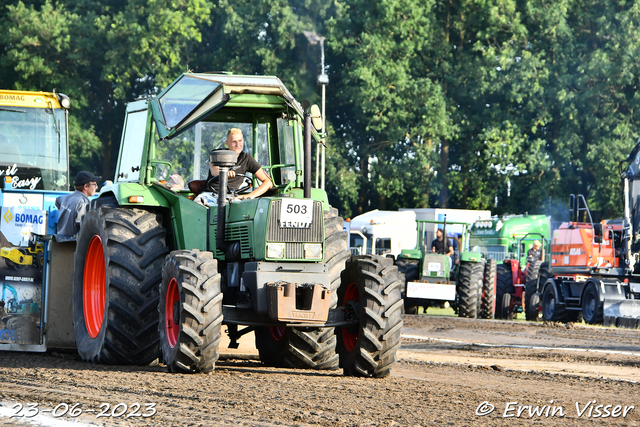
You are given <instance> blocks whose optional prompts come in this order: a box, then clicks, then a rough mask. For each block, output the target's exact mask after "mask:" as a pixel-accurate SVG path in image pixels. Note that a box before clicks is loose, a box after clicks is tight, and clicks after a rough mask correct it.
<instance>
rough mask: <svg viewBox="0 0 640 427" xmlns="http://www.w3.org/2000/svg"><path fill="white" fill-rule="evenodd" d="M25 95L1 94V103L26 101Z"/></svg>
mask: <svg viewBox="0 0 640 427" xmlns="http://www.w3.org/2000/svg"><path fill="white" fill-rule="evenodd" d="M24 100H25V97H24V95H6V94H2V93H0V101H14V102H15V101H24Z"/></svg>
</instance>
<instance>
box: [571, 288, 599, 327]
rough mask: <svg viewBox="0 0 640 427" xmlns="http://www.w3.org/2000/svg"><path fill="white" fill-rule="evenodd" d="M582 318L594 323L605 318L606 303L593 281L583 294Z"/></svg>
mask: <svg viewBox="0 0 640 427" xmlns="http://www.w3.org/2000/svg"><path fill="white" fill-rule="evenodd" d="M576 318H577V316H576ZM582 318H583V320H584V321H585V323H589V324H592V325H593V324H596V323H602V322H603V319H604V305H603V303H602V301H600V296H599V294H598V289H597V288H596V285H595V284H594V283H593V282H592V283H589V284H588V285H587V287H586V289H585V290H584V294H583V295H582Z"/></svg>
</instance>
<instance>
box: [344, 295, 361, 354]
mask: <svg viewBox="0 0 640 427" xmlns="http://www.w3.org/2000/svg"><path fill="white" fill-rule="evenodd" d="M344 301H345V302H346V301H354V302H360V292H359V291H358V286H356V284H355V283H350V284H349V286H347V291H346V292H345V293H344ZM342 342H343V343H344V348H345V349H346V350H347V351H349V352H351V351H353V349H354V348H356V344H357V343H358V333H357V332H356V333H355V334H352V333H350V332H349V331H348V330H347V329H345V328H343V329H342Z"/></svg>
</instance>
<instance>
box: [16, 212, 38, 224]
mask: <svg viewBox="0 0 640 427" xmlns="http://www.w3.org/2000/svg"><path fill="white" fill-rule="evenodd" d="M16 223H17V224H44V216H43V215H35V214H34V215H32V214H24V213H23V214H16Z"/></svg>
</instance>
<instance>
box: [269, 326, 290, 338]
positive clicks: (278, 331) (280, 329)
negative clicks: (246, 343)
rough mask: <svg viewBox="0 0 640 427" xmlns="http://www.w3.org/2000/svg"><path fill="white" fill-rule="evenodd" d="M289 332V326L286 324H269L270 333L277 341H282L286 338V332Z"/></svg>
mask: <svg viewBox="0 0 640 427" xmlns="http://www.w3.org/2000/svg"><path fill="white" fill-rule="evenodd" d="M285 332H287V328H286V327H284V326H269V335H271V339H272V340H274V341H275V342H280V341H282V340H283V339H284V334H285Z"/></svg>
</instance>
